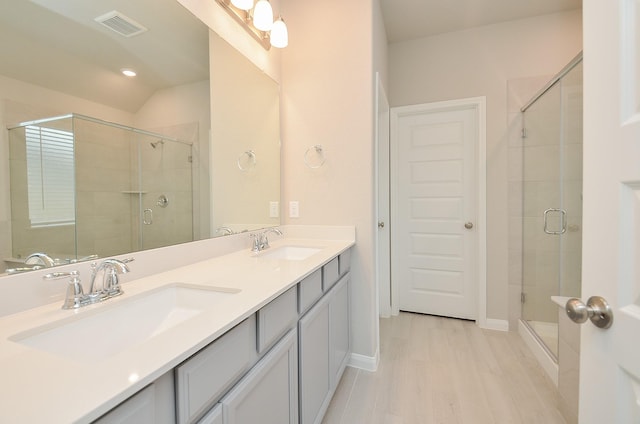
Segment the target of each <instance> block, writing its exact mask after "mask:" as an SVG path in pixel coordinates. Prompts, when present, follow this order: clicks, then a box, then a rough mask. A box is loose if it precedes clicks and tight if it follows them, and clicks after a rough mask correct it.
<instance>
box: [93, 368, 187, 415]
mask: <svg viewBox="0 0 640 424" xmlns="http://www.w3.org/2000/svg"><path fill="white" fill-rule="evenodd" d="M174 422H175V408H174V392H173V374H172V373H170V372H169V373H167V374H165V375H163V376H162V377H160V378H158V379H157V380H156V381H154V382H153V383H151V384H150V385H148V386H147V387H145V388H144V389H142V390H140V391H139V392H138V393H136V394H135V395H133V396H131V397H130V398H129V399H127V400H125V401H124V402H122V403H121V404H120V405H118V406H116V407H115V408H113V409H112V410H111V411H109V412H108V413H106V414H105V415H103V416H102V417H100V418H98V419H97V420H96V421H94V424H169V423H174Z"/></svg>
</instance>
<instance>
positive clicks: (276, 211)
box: [269, 202, 280, 218]
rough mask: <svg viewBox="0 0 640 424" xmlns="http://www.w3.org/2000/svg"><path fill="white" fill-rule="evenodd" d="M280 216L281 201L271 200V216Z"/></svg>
mask: <svg viewBox="0 0 640 424" xmlns="http://www.w3.org/2000/svg"><path fill="white" fill-rule="evenodd" d="M279 216H280V202H269V218H277V217H279Z"/></svg>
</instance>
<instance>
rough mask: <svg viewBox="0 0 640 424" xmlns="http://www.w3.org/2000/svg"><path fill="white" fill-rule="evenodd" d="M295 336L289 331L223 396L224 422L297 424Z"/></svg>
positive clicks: (296, 348) (230, 423)
mask: <svg viewBox="0 0 640 424" xmlns="http://www.w3.org/2000/svg"><path fill="white" fill-rule="evenodd" d="M297 338H298V333H297V331H296V330H295V329H293V330H291V331H290V332H289V333H288V334H287V335H286V336H285V337H283V338H282V340H281V341H280V342H278V344H276V346H275V347H274V348H273V349H271V350H270V351H269V352H268V353H267V354H266V355H265V357H264V358H262V360H260V361H259V362H258V363H257V364H256V366H255V367H253V368H252V369H251V371H250V372H249V373H248V374H247V375H246V376H245V377H244V378H243V379H242V380H240V382H239V383H238V384H237V385H236V386H235V387H234V388H233V389H232V390H231V391H230V392H229V393H228V394H227V395H226V396H225V397H224V398H222V401H221V403H222V416H223V423H224V424H256V423H260V424H287V423H288V424H297V423H298V353H297V352H298V344H297Z"/></svg>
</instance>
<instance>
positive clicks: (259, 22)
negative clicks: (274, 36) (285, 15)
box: [253, 0, 273, 31]
mask: <svg viewBox="0 0 640 424" xmlns="http://www.w3.org/2000/svg"><path fill="white" fill-rule="evenodd" d="M253 26H255V27H256V28H258V29H259V30H260V31H271V27H272V26H273V9H272V8H271V3H269V0H258V3H256V7H254V8H253Z"/></svg>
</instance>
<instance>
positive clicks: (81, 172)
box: [74, 118, 136, 257]
mask: <svg viewBox="0 0 640 424" xmlns="http://www.w3.org/2000/svg"><path fill="white" fill-rule="evenodd" d="M132 136H133V134H132V133H131V132H130V131H126V130H123V129H120V128H116V127H110V126H107V125H101V124H97V123H94V122H91V121H86V120H83V119H77V118H74V138H75V155H76V157H75V164H76V203H77V210H76V225H77V229H78V257H83V256H88V255H93V254H97V255H99V256H100V257H108V256H113V255H117V254H121V253H125V252H131V251H132V250H133V249H132V248H133V245H132V242H131V228H132V219H131V213H130V212H131V207H132V202H133V201H135V199H136V196H135V195H132V194H130V191H131V190H133V188H132V187H133V182H132V180H131V174H130V172H129V165H130V160H131V157H130V156H131V155H130V150H129V146H130V144H131V143H132Z"/></svg>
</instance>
